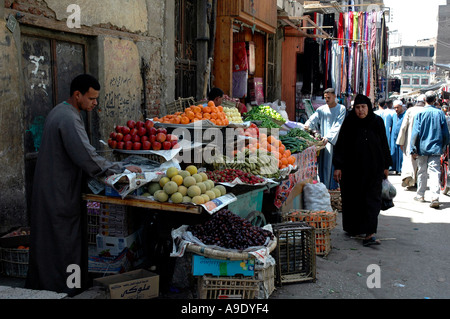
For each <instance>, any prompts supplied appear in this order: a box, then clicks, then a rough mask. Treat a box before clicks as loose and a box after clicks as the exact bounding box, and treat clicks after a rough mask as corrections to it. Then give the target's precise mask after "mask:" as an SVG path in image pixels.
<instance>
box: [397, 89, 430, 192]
mask: <svg viewBox="0 0 450 319" xmlns="http://www.w3.org/2000/svg"><path fill="white" fill-rule="evenodd" d="M424 101H425V95H423V94H422V95H420V96H419V97H418V98H417V103H416V105H415V106H413V107H410V108H409V109H407V110H406V113H405V116H404V118H403V123H402V126H401V128H400V132H399V134H398V137H397V141H396V144H397V145H400V148H401V149H402V151H403V166H402V175H401V177H402V186H403V187H406V188H407V189H408V188H410V187H414V185H415V184H416V180H417V162H416V160H415V159H414V158H412V156H411V154H410V141H411V132H412V128H413V125H414V117H415V116H416V115H417V114H419V113H420V112H423V111H424V106H425V102H424Z"/></svg>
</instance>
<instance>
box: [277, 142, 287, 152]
mask: <svg viewBox="0 0 450 319" xmlns="http://www.w3.org/2000/svg"><path fill="white" fill-rule="evenodd" d="M278 149H279V151H280V153H284V151H285V150H286V146H284V145H283V144H281V145H280V146H279V147H278Z"/></svg>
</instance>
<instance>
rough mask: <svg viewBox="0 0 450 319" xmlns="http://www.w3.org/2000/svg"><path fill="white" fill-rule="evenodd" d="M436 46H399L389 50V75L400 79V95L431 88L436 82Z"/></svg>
mask: <svg viewBox="0 0 450 319" xmlns="http://www.w3.org/2000/svg"><path fill="white" fill-rule="evenodd" d="M435 52H436V50H435V46H434V45H429V44H428V45H417V46H398V47H391V48H390V50H389V75H390V78H391V79H392V80H394V79H400V80H401V87H400V92H397V93H399V94H400V95H402V94H407V93H410V92H413V91H416V90H419V89H421V88H424V87H427V86H430V84H432V82H433V81H434V75H435V72H436V71H435V67H434V56H435Z"/></svg>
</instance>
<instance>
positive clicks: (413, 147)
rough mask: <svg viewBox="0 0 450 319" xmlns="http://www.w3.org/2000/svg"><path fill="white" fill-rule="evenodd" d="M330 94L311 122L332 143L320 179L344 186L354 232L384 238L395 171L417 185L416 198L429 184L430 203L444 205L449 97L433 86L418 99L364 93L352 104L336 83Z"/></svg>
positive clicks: (347, 225) (371, 240)
mask: <svg viewBox="0 0 450 319" xmlns="http://www.w3.org/2000/svg"><path fill="white" fill-rule="evenodd" d="M324 97H325V101H326V104H325V105H323V106H321V107H320V108H318V109H317V110H316V112H315V113H314V114H313V115H312V116H311V118H310V119H309V120H308V121H307V122H306V123H305V127H306V128H313V129H315V130H317V131H318V132H319V133H320V134H321V135H322V136H323V141H324V143H325V145H326V148H325V149H324V150H322V151H321V152H320V155H319V158H318V175H319V179H320V181H321V182H323V183H324V184H325V185H326V186H327V188H328V189H329V190H333V189H337V188H339V189H340V190H341V198H342V212H343V214H342V218H343V229H344V231H345V232H346V233H347V234H348V235H350V236H362V237H363V238H364V239H363V245H364V246H371V245H379V244H380V241H379V240H378V239H376V237H375V234H376V231H377V223H378V222H377V220H378V215H379V213H380V210H381V202H382V198H381V190H382V182H383V180H384V179H387V178H388V176H389V173H391V174H397V175H399V174H401V178H402V187H404V188H405V190H408V191H413V190H414V189H416V196H415V198H414V199H415V200H416V201H419V202H425V198H424V194H425V190H426V189H427V186H429V189H430V193H431V203H430V207H432V208H436V209H438V208H439V207H440V203H439V193H440V174H441V170H440V158H441V156H442V155H443V154H444V151H445V150H446V149H447V146H448V144H449V141H450V135H449V132H450V126H449V124H450V114H449V113H448V112H449V108H448V104H447V103H444V102H442V101H441V100H439V99H438V97H437V95H436V93H435V92H433V91H430V92H427V93H425V94H422V95H420V96H418V97H417V99H416V100H414V101H413V100H405V99H396V100H390V99H389V100H385V99H379V100H378V101H377V103H376V105H373V103H372V101H371V100H370V99H369V98H368V97H367V96H364V95H361V94H359V95H357V96H356V97H355V99H354V101H353V102H352V106H351V108H350V109H349V110H347V109H346V108H345V106H343V105H341V104H339V103H338V100H337V98H336V94H335V92H334V90H333V89H328V90H326V91H325V93H324ZM448 123H449V124H448ZM428 183H429V185H428Z"/></svg>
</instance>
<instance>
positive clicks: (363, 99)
mask: <svg viewBox="0 0 450 319" xmlns="http://www.w3.org/2000/svg"><path fill="white" fill-rule="evenodd" d="M358 104H367V107H368V109H369V110H368V113H367V116H366V117H365V118H363V119H360V118H359V117H358V116H357V115H356V112H355V106H356V105H358ZM348 117H349V120H350V121H351V122H354V123H355V124H357V125H368V123H369V122H371V121H373V120H374V119H375V113H374V112H373V106H372V101H371V100H370V99H369V98H368V97H367V96H365V95H362V94H358V95H357V96H356V97H355V100H354V102H353V109H352V110H351V111H350V113H349V114H348Z"/></svg>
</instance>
